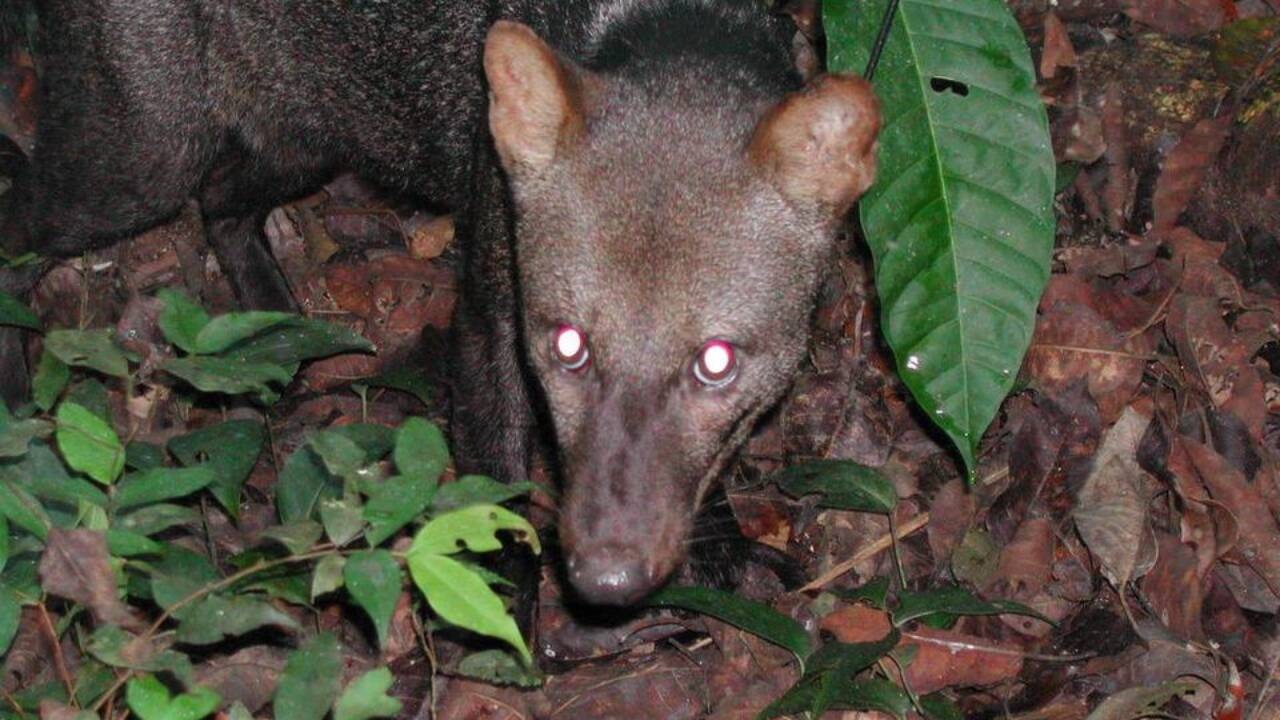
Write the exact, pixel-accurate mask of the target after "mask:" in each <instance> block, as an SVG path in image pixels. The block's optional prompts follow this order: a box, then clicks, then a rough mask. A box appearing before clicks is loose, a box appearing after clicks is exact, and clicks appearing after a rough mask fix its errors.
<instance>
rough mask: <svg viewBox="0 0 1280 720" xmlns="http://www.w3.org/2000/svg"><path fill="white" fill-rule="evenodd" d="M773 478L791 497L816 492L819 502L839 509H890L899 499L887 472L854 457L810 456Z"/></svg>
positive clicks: (885, 511)
mask: <svg viewBox="0 0 1280 720" xmlns="http://www.w3.org/2000/svg"><path fill="white" fill-rule="evenodd" d="M772 479H773V481H774V482H776V483H777V484H778V487H779V488H781V489H782V491H783V492H784V493H786V494H787V495H790V496H791V497H802V496H804V495H811V494H815V493H816V494H818V495H820V496H821V497H820V499H819V501H818V503H819V504H820V505H822V506H823V507H828V508H834V509H837V510H860V511H862V512H875V513H888V512H890V511H892V510H893V508H894V505H896V504H897V502H898V497H897V494H896V493H894V491H893V483H892V482H890V481H889V478H887V477H885V476H884V473H881V472H880V471H879V470H876V469H875V468H870V467H867V466H866V465H860V464H858V463H856V462H853V461H852V460H811V461H809V462H807V463H804V464H802V465H795V466H792V467H789V468H787V469H785V470H783V471H782V472H779V473H777V474H775V475H774V476H773V478H772Z"/></svg>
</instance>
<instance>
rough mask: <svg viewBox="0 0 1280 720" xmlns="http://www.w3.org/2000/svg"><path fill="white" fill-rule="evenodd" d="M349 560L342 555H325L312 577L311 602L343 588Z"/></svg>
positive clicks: (317, 564)
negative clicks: (344, 570) (343, 578)
mask: <svg viewBox="0 0 1280 720" xmlns="http://www.w3.org/2000/svg"><path fill="white" fill-rule="evenodd" d="M346 564H347V559H346V558H345V557H343V556H341V555H337V554H334V555H325V556H324V557H322V558H320V562H317V563H316V568H315V570H314V571H313V572H312V575H311V601H312V602H315V599H316V598H318V597H320V596H321V595H324V594H327V593H331V592H333V591H334V590H337V589H338V588H340V587H342V582H343V580H342V574H343V569H344V568H345V567H346Z"/></svg>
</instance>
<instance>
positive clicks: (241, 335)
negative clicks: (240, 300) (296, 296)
mask: <svg viewBox="0 0 1280 720" xmlns="http://www.w3.org/2000/svg"><path fill="white" fill-rule="evenodd" d="M295 317H297V316H295V315H292V314H290V313H282V312H263V311H253V310H251V311H249V312H232V313H227V314H225V315H219V316H218V317H216V318H213V319H212V320H210V321H209V322H208V323H206V324H205V325H204V327H202V328H200V332H199V333H197V335H196V339H195V340H196V343H195V350H193V351H192V352H195V353H198V354H200V355H214V354H217V353H220V352H222V351H223V350H226V349H227V348H229V347H231V346H232V345H235V344H236V343H238V342H242V341H244V340H248V339H249V338H251V337H253V336H254V335H257V334H258V333H260V332H262V331H264V330H267V329H268V328H273V327H276V326H277V325H280V324H282V323H285V322H287V321H289V320H292V319H294V318H295Z"/></svg>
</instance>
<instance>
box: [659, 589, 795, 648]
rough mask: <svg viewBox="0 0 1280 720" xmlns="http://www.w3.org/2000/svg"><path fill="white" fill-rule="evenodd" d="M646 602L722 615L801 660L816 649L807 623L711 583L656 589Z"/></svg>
mask: <svg viewBox="0 0 1280 720" xmlns="http://www.w3.org/2000/svg"><path fill="white" fill-rule="evenodd" d="M644 604H646V605H655V606H659V607H678V608H684V609H685V610H693V611H695V612H700V613H702V614H704V615H710V616H712V617H716V618H719V619H721V620H723V621H725V622H727V623H729V624H730V625H734V626H736V627H740V628H742V629H743V630H746V631H747V632H749V633H752V634H754V635H758V636H760V637H762V638H764V639H765V640H768V641H769V642H771V643H773V644H774V645H777V646H779V647H783V648H786V649H787V650H790V651H791V652H792V654H794V655H795V656H796V657H797V658H799V659H800V661H801V662H804V660H805V658H807V657H809V653H810V652H811V651H812V650H813V645H812V643H810V642H809V635H808V633H806V632H805V629H804V626H802V625H801V624H800V623H798V622H796V621H795V620H792V619H791V618H789V617H787V616H786V615H783V614H782V613H780V612H778V611H777V610H774V609H773V608H771V607H769V606H768V605H765V604H764V603H761V602H756V601H755V600H748V599H746V598H743V597H738V596H737V595H734V594H733V593H731V592H727V591H724V590H717V589H715V588H708V587H687V586H671V587H665V588H663V589H661V590H659V591H658V592H656V593H654V594H653V595H652V596H650V597H649V599H647V600H645V601H644Z"/></svg>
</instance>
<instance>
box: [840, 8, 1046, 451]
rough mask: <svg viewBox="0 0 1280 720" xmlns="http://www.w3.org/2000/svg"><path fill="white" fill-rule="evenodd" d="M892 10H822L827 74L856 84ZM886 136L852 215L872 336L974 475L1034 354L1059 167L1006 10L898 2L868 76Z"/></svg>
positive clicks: (1027, 60) (1027, 61)
mask: <svg viewBox="0 0 1280 720" xmlns="http://www.w3.org/2000/svg"><path fill="white" fill-rule="evenodd" d="M886 3H887V0H867V2H858V3H851V2H847V0H825V2H824V4H823V11H824V16H825V27H826V30H827V48H828V58H827V60H828V66H829V67H830V69H831V70H834V71H840V72H856V73H861V72H862V71H863V69H864V68H865V66H866V63H867V57H868V54H869V52H870V48H871V46H872V43H873V41H874V38H875V35H876V32H877V31H878V29H879V25H880V19H881V17H882V15H883V12H884V9H885V5H886ZM875 90H876V94H877V95H878V96H879V97H880V100H881V103H882V106H881V112H882V113H883V116H884V127H883V130H882V131H881V134H880V150H879V173H878V176H877V179H876V183H875V185H873V186H872V187H871V189H870V190H869V191H868V192H867V194H866V196H864V197H863V198H862V202H861V205H860V218H861V221H862V228H863V231H864V233H865V234H866V237H867V242H868V244H869V245H870V246H871V253H872V256H873V257H874V260H875V276H876V290H877V292H878V294H879V296H880V307H881V313H882V317H881V325H882V328H883V331H884V334H885V337H886V339H887V340H888V342H889V345H890V347H892V348H893V352H894V355H895V357H896V358H897V364H898V371H899V373H900V375H901V376H902V378H903V380H904V382H905V383H906V385H907V387H908V388H910V389H911V392H912V394H913V395H914V396H915V398H916V401H917V402H919V403H920V405H921V407H923V408H924V409H925V411H927V412H928V414H929V416H930V417H931V418H933V420H934V422H935V423H937V424H938V426H939V427H940V428H942V430H943V431H945V432H946V433H947V435H948V436H949V437H950V438H951V440H952V441H953V442H954V443H955V444H956V447H957V448H958V449H959V451H960V454H961V456H962V457H963V458H964V462H965V464H966V465H967V466H968V468H969V469H970V471H971V472H972V470H973V467H974V454H975V451H976V448H977V446H978V441H979V439H980V438H981V436H982V433H983V432H984V431H985V430H986V428H987V425H989V424H990V422H991V420H992V418H994V417H995V414H996V411H997V409H998V408H999V406H1000V403H1001V401H1002V400H1003V399H1004V396H1005V394H1006V393H1008V392H1009V390H1010V388H1012V386H1013V382H1014V379H1015V376H1016V375H1017V371H1018V367H1019V365H1020V364H1021V362H1022V357H1023V354H1024V353H1025V352H1026V349H1027V347H1028V346H1029V345H1030V343H1031V334H1032V329H1033V327H1034V323H1035V312H1036V305H1037V303H1038V302H1039V299H1040V294H1041V292H1042V291H1043V290H1044V286H1045V283H1046V282H1047V281H1048V277H1049V258H1050V253H1051V251H1052V249H1053V232H1054V218H1053V209H1052V203H1053V192H1054V181H1055V167H1054V162H1053V151H1052V150H1051V148H1050V144H1049V127H1048V121H1047V119H1046V116H1045V110H1044V105H1043V103H1042V102H1041V101H1040V98H1039V96H1038V94H1037V93H1036V85H1035V71H1034V68H1033V66H1032V63H1031V55H1030V53H1029V52H1028V50H1027V43H1026V40H1025V39H1024V38H1023V36H1022V32H1021V30H1019V28H1018V24H1017V22H1016V21H1015V20H1014V18H1013V15H1012V14H1011V13H1010V12H1009V9H1008V7H1006V5H1005V3H1004V2H1003V1H1002V0H968V1H967V2H964V3H945V2H936V1H935V2H930V1H929V0H902V2H901V4H900V5H899V9H898V13H897V17H896V18H895V21H894V24H893V30H892V32H891V33H890V35H889V39H888V42H887V43H886V45H885V49H884V55H883V56H882V57H881V59H880V65H879V68H878V70H877V74H876V76H875Z"/></svg>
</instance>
